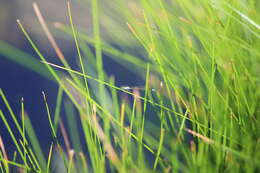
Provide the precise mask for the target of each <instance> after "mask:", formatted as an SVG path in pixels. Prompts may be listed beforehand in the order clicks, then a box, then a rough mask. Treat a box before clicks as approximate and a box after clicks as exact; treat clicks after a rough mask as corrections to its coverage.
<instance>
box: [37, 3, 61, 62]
mask: <svg viewBox="0 0 260 173" xmlns="http://www.w3.org/2000/svg"><path fill="white" fill-rule="evenodd" d="M32 5H33V9H34V12H35V14H36V16H37V18H38V20H39V22H40V24H41V26H42V28H43V31H44V33H45V34H46V36H47V38H48V40H49V41H50V43H51V45H52V47H53V49H54V50H55V52H56V54H57V56H58V57H59V59H60V60H61V61H62V62H63V61H64V60H65V58H64V55H63V53H62V51H61V50H60V48H59V46H58V44H57V42H56V41H55V39H54V37H53V36H52V34H51V32H50V30H49V28H48V26H47V24H46V22H45V20H44V18H43V16H42V14H41V11H40V9H39V7H38V5H37V3H36V2H33V4H32Z"/></svg>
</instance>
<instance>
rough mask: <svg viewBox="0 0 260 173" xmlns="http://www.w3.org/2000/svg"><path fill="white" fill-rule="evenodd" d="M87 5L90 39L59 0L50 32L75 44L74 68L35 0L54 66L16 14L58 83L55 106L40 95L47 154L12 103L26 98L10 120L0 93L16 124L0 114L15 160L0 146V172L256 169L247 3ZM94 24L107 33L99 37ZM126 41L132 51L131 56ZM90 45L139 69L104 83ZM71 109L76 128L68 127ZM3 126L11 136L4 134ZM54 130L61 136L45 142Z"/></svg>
mask: <svg viewBox="0 0 260 173" xmlns="http://www.w3.org/2000/svg"><path fill="white" fill-rule="evenodd" d="M112 2H113V3H112ZM88 3H91V4H92V6H91V7H92V17H93V36H89V35H87V34H85V32H84V30H82V29H80V28H79V29H78V28H76V27H75V26H74V24H73V11H71V8H70V6H71V5H70V3H68V16H69V21H70V25H69V26H66V25H63V24H56V27H57V28H58V29H59V32H61V31H62V32H64V33H63V34H68V35H70V36H71V38H72V39H73V40H74V41H75V45H76V48H77V52H78V57H79V69H80V70H75V69H71V67H70V65H69V64H68V63H67V61H66V58H65V56H64V55H63V54H62V52H61V50H60V49H59V47H58V45H57V44H56V42H55V40H54V39H53V36H52V35H51V33H50V31H49V30H48V27H47V25H46V24H45V21H44V19H43V18H42V16H41V13H40V11H39V9H38V7H37V5H36V4H34V9H35V11H36V14H37V17H38V18H39V21H40V24H41V25H42V26H43V28H44V32H45V33H46V35H47V37H48V39H49V40H50V42H51V44H52V46H53V48H54V49H55V51H56V52H57V57H59V58H60V60H61V62H62V63H63V66H59V65H56V64H52V63H51V62H47V61H46V59H45V57H44V55H43V54H42V53H41V52H40V50H39V48H38V47H37V46H36V45H35V43H34V42H33V40H31V38H30V36H29V35H28V33H27V31H26V28H24V27H23V25H22V22H20V21H18V25H19V27H20V28H21V30H22V31H23V33H24V35H25V37H26V38H27V39H28V41H29V43H30V44H31V46H32V47H33V48H34V50H35V51H36V53H37V54H38V56H39V57H40V59H41V62H42V63H44V64H45V65H46V68H47V69H48V70H49V72H50V73H51V74H52V76H53V78H54V79H55V81H56V82H57V84H58V85H59V87H60V89H59V93H58V96H57V104H56V110H55V115H51V114H50V111H49V108H48V101H47V99H46V98H45V95H44V100H45V105H46V111H47V113H46V120H47V118H48V120H49V124H50V127H49V128H50V129H51V132H52V134H51V135H52V136H53V143H52V144H50V150H49V155H48V157H47V158H45V156H44V154H43V153H42V149H41V148H40V147H39V144H38V143H39V141H40V140H39V141H38V139H37V138H36V137H35V134H34V130H33V124H31V122H30V120H29V116H28V115H26V114H25V112H24V109H23V105H24V104H26V103H23V102H21V110H22V116H21V118H18V116H17V115H15V114H14V113H13V111H12V108H11V106H10V105H9V104H8V101H7V100H6V98H5V94H4V92H3V91H2V90H0V95H1V98H2V99H3V100H4V103H5V105H6V106H7V108H8V110H9V114H10V115H11V117H12V119H13V120H14V123H15V126H16V129H11V128H10V125H9V124H8V123H7V122H6V118H5V117H6V116H10V115H8V114H7V115H4V114H3V112H2V111H0V116H1V118H2V120H3V122H4V123H5V125H6V127H7V129H8V132H9V133H10V136H11V137H12V139H13V142H14V144H15V145H16V148H17V157H19V158H21V159H20V161H18V160H16V158H14V159H11V158H8V157H7V155H6V154H5V147H4V145H3V144H1V151H2V152H1V155H0V159H1V170H2V171H3V172H10V169H9V168H10V166H12V167H19V168H20V171H21V172H29V171H33V172H48V171H53V172H259V171H260V167H259V160H260V151H259V146H260V143H259V141H260V140H259V134H260V128H259V127H260V124H259V98H260V97H259V96H260V90H259V74H260V68H259V67H260V53H259V50H260V40H259V38H260V32H259V29H260V26H259V24H258V22H259V21H260V17H259V12H258V11H257V9H258V8H259V5H260V4H259V3H258V2H257V1H253V0H249V1H247V2H245V1H240V0H236V1H235V0H232V1H226V0H221V1H206V0H200V1H190V0H182V1H179V0H176V1H171V0H169V1H162V0H158V1H145V0H141V1H126V2H125V1H120V0H114V1H111V2H109V4H107V3H106V2H103V3H104V4H102V2H101V1H98V0H92V1H91V2H88ZM111 4H113V5H111ZM102 6H104V7H107V9H109V10H110V12H109V13H107V11H106V9H105V8H104V9H103V8H102ZM112 12H113V13H112ZM102 17H104V18H105V19H106V20H104V19H103V18H102ZM120 21H124V23H123V24H122V23H120ZM116 22H117V23H116ZM104 23H105V24H106V25H105V26H104ZM115 23H116V25H115ZM101 27H102V28H103V29H105V30H106V29H107V30H106V33H107V34H108V35H109V34H111V35H112V36H113V37H112V38H114V39H113V40H111V39H110V38H111V37H109V36H108V37H102V36H101V34H100V32H101V31H100V28H101ZM109 27H111V28H110V30H109ZM115 28H116V29H115ZM60 36H62V35H60ZM124 38H126V39H124ZM134 38H135V39H134ZM90 45H92V46H94V48H95V52H94V53H93V52H92V51H90V48H89V46H90ZM136 45H138V46H136ZM131 46H132V47H135V49H136V50H137V51H140V52H141V53H142V58H139V57H137V56H135V55H134V54H131V51H130V50H131ZM115 47H118V48H120V49H116V48H115ZM138 47H139V48H138ZM102 53H105V54H107V55H110V57H111V58H112V59H113V60H114V61H117V62H119V63H120V64H122V65H123V66H125V67H126V68H128V69H129V70H132V71H133V72H134V73H137V74H139V75H140V77H142V78H143V80H144V86H143V87H128V86H126V87H120V86H115V84H114V83H115V79H114V78H113V77H110V76H108V75H107V74H106V73H105V71H104V69H103V60H102ZM19 62H20V61H19ZM61 73H62V74H61ZM64 76H65V77H64ZM63 93H65V94H66V95H67V96H68V97H69V100H66V98H64V95H63ZM63 100H66V101H65V102H64V101H63ZM63 104H64V105H65V110H66V115H67V116H66V119H67V121H68V122H69V123H68V126H69V128H64V125H63V121H64V119H60V116H59V114H60V110H61V105H63ZM76 116H78V117H79V119H80V126H81V127H82V129H83V130H80V131H79V129H78V128H77V123H76V122H77V121H76V119H75V117H76ZM18 119H21V120H22V121H20V122H21V123H20V124H19V120H18ZM48 120H47V121H48ZM58 127H59V130H57V129H58ZM14 130H18V131H19V133H20V139H16V138H15V137H14V135H13V131H14ZM58 133H61V134H62V138H63V142H62V141H59V139H57V137H56V136H57V134H58ZM67 133H68V134H67ZM79 133H83V134H84V135H83V136H84V141H80V139H79V138H80V137H79V135H77V134H79ZM1 141H2V140H1ZM1 143H2V142H1ZM3 143H4V142H3ZM63 143H65V146H66V147H65V148H63V147H62V144H63ZM82 145H84V146H85V147H86V148H87V152H85V153H84V152H83V149H82V148H83V146H82Z"/></svg>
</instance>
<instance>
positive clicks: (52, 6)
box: [0, 0, 143, 155]
mask: <svg viewBox="0 0 260 173" xmlns="http://www.w3.org/2000/svg"><path fill="white" fill-rule="evenodd" d="M32 2H33V1H32V0H22V1H21V0H0V88H2V90H3V91H4V93H5V95H6V96H7V99H8V101H9V103H10V105H11V106H12V108H13V110H14V112H15V113H16V115H19V112H20V103H21V98H22V97H23V98H24V100H25V111H26V112H27V113H28V115H29V116H30V119H31V121H32V124H33V126H34V127H35V131H36V134H37V135H38V138H39V139H40V141H41V145H42V146H43V149H44V151H45V153H47V150H48V147H47V146H48V145H49V144H50V141H51V135H50V131H49V129H50V128H49V124H48V121H47V114H46V110H45V107H44V102H43V97H42V94H41V92H42V91H44V92H45V93H46V95H47V97H48V103H49V106H50V110H51V113H53V112H54V109H55V101H56V95H57V90H58V87H57V85H56V84H55V83H54V82H52V81H50V80H48V79H46V78H44V77H42V76H41V75H39V74H37V71H36V72H33V71H31V70H29V69H28V68H25V67H24V65H21V64H19V63H17V62H15V61H12V60H11V59H12V58H19V57H20V56H23V58H26V56H27V55H26V54H20V53H18V52H14V50H13V48H16V49H18V50H20V51H22V52H25V53H27V54H28V55H31V56H32V57H33V58H35V60H36V61H38V64H40V65H39V66H38V67H43V64H41V63H39V58H38V57H37V55H36V53H35V51H34V50H33V49H32V48H31V46H30V45H29V43H28V42H27V40H26V39H25V37H24V35H23V33H22V32H21V31H20V29H19V28H18V25H17V22H16V20H17V19H20V21H21V22H22V24H23V25H24V27H25V28H26V30H27V31H28V32H29V34H30V36H31V38H32V39H33V40H34V41H35V42H36V44H37V46H38V47H39V48H40V50H41V51H42V53H43V54H44V55H45V56H46V58H47V59H48V60H49V61H51V62H52V63H59V61H58V58H57V56H56V54H55V52H54V50H53V48H52V47H51V45H50V44H49V41H48V40H47V38H46V36H45V34H44V32H43V31H42V29H41V26H40V24H39V23H38V21H37V18H36V17H35V14H34V12H33V8H32ZM36 2H37V3H38V5H39V7H40V9H41V12H42V14H43V15H44V18H45V19H46V22H47V23H48V26H49V27H50V29H51V31H53V32H54V33H55V32H56V34H59V33H57V31H55V30H53V26H54V25H53V24H54V23H55V22H61V23H65V24H68V23H69V18H68V12H67V6H66V3H67V1H65V0H55V1H52V0H44V1H40V0H38V1H36ZM72 4H73V6H72V7H73V8H72V10H73V16H74V23H75V25H76V26H78V27H80V28H84V31H85V32H86V33H90V34H91V32H92V29H91V28H92V27H91V15H90V9H89V8H87V7H89V6H88V5H87V4H86V3H85V1H78V2H72ZM103 5H104V6H106V5H105V4H103ZM100 6H102V4H101V5H100ZM106 10H113V9H110V7H109V6H106ZM112 15H114V16H116V14H113V13H112ZM101 18H102V21H101V26H102V25H103V26H108V27H109V26H111V25H109V17H108V16H101ZM110 23H111V21H110ZM123 25H125V23H123ZM124 27H126V26H124ZM110 29H111V30H112V32H111V33H112V34H111V33H110V34H107V35H109V36H108V37H106V39H107V40H108V41H109V40H113V39H119V42H117V41H115V42H114V46H115V47H117V48H119V49H120V44H121V42H122V41H123V42H125V44H129V45H128V49H127V50H128V51H129V52H131V53H133V54H136V55H138V54H139V55H141V54H142V53H140V52H141V51H140V50H139V48H138V46H132V45H134V44H132V43H131V41H130V40H131V39H129V38H128V37H129V36H128V35H127V34H124V36H122V35H117V33H122V31H123V30H122V29H121V30H120V31H119V29H120V28H119V26H118V28H117V26H113V28H110ZM117 29H118V31H117ZM101 31H102V32H101V34H102V35H106V33H107V32H108V31H109V29H108V30H106V29H105V27H103V28H102V27H101ZM62 37H63V38H61V37H55V38H56V41H57V42H58V45H59V46H60V48H61V50H62V51H63V53H64V55H65V57H66V59H67V60H68V62H69V63H70V64H71V65H72V68H74V69H78V66H77V65H76V64H77V63H76V61H75V59H77V53H76V49H75V46H74V45H75V44H74V42H73V41H71V40H70V39H69V37H66V35H62ZM120 39H121V40H120ZM120 41H121V42H120ZM116 43H118V44H116ZM8 48H10V50H8ZM91 49H92V50H94V49H93V48H92V47H91ZM8 51H9V52H8ZM7 57H9V58H7ZM10 57H11V59H10ZM103 60H104V68H105V70H106V72H107V73H108V74H109V75H113V76H115V79H116V85H118V86H121V85H130V86H131V85H140V84H142V83H143V81H142V79H140V77H138V76H137V75H136V74H134V73H132V72H130V71H129V70H127V69H125V68H124V67H122V66H121V65H119V64H118V63H116V62H115V61H113V60H111V59H110V58H109V57H108V56H106V55H104V56H103ZM26 63H27V62H23V63H22V64H26ZM28 63H29V62H28ZM39 70H40V68H39ZM46 73H48V72H47V71H46ZM0 109H1V110H3V112H4V113H7V112H8V111H7V109H6V107H5V106H4V104H3V102H2V100H1V101H0ZM8 121H10V119H8ZM10 122H11V121H10ZM10 124H11V127H14V126H13V123H10ZM17 134H18V133H17ZM17 134H16V135H17ZM0 135H1V136H2V138H3V140H4V144H5V146H7V151H8V152H11V151H14V150H15V147H14V144H13V142H12V140H11V138H9V137H8V136H9V134H8V132H7V130H6V128H5V127H4V124H3V122H2V121H1V122H0ZM44 146H46V147H44ZM12 154H13V153H9V155H12Z"/></svg>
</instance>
